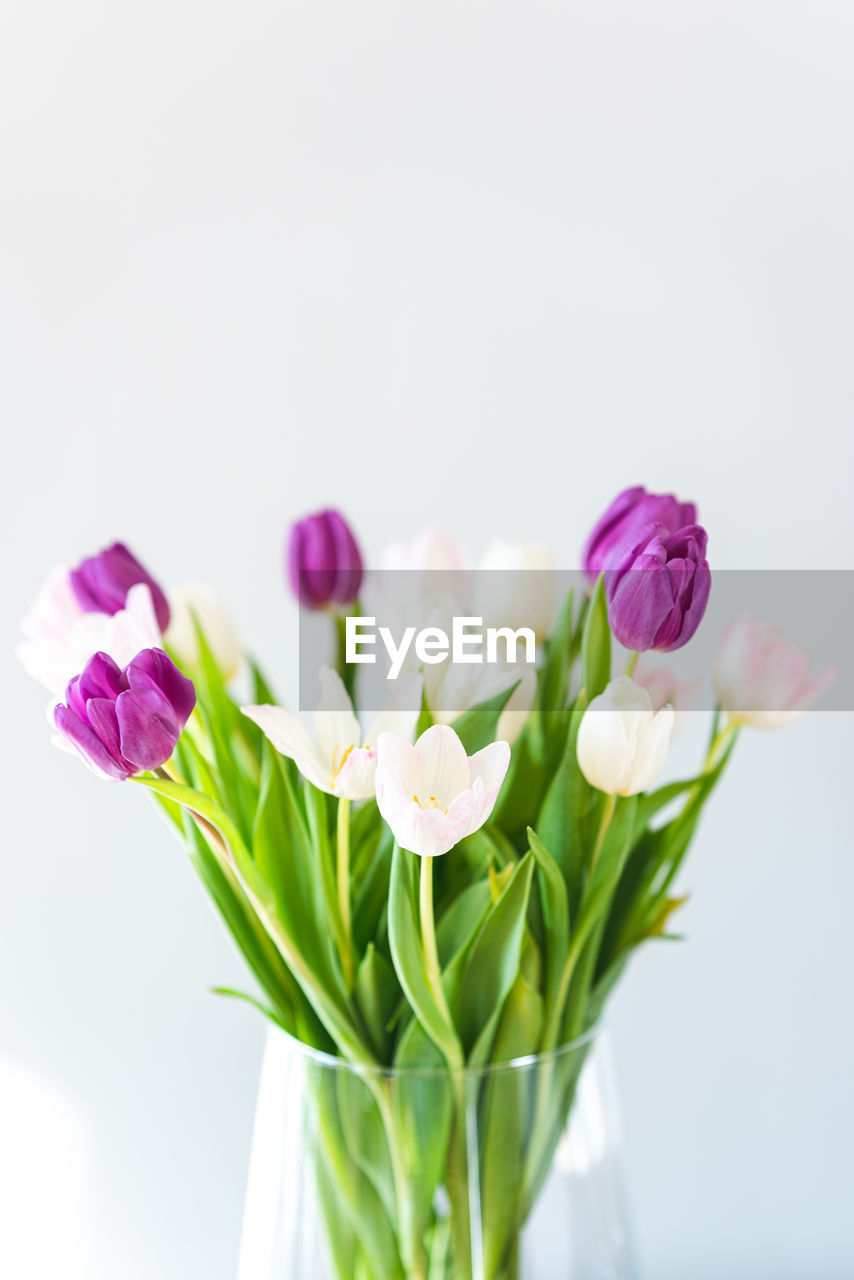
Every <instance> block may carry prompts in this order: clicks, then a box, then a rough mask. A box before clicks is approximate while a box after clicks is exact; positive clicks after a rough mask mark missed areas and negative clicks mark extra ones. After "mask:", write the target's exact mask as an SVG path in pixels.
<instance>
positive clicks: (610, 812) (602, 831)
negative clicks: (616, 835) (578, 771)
mask: <svg viewBox="0 0 854 1280" xmlns="http://www.w3.org/2000/svg"><path fill="white" fill-rule="evenodd" d="M616 807H617V797H616V796H606V797H605V807H604V809H603V810H602V820H601V822H600V823H599V831H598V832H597V835H596V843H595V844H594V846H593V855H592V857H591V859H590V870H589V872H588V874H587V882H588V884H589V883H590V881H591V880H592V879H593V872H594V871H595V869H596V863H597V862H598V861H599V854H600V853H601V852H602V845H603V844H604V843H605V837H606V835H607V834H608V828H609V827H610V825H611V819H612V818H613V816H614V810H615V809H616Z"/></svg>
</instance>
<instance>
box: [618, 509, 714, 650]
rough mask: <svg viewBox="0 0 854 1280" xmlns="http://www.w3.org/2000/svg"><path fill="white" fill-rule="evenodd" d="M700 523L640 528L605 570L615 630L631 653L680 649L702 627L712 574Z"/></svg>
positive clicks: (655, 525)
mask: <svg viewBox="0 0 854 1280" xmlns="http://www.w3.org/2000/svg"><path fill="white" fill-rule="evenodd" d="M707 544H708V535H707V533H706V531H705V529H703V528H702V526H700V525H698V524H691V525H687V526H686V527H685V528H684V529H677V530H676V532H675V533H674V532H671V530H669V529H668V528H666V526H665V525H663V524H649V525H647V526H646V527H645V528H643V529H639V530H638V531H637V533H636V534H635V537H634V538H633V540H632V541H631V542H629V543H627V544H626V545H625V546H624V548H623V550H622V552H621V553H620V556H619V558H618V560H617V563H616V564H615V565H614V566H613V567H612V568H609V569H606V570H605V593H606V596H607V600H608V620H609V622H610V624H611V630H612V631H613V633H614V635H615V636H616V637H617V639H618V640H619V641H620V644H622V645H624V646H625V648H627V649H637V650H640V651H644V650H646V649H663V650H665V651H670V650H671V649H681V647H682V645H683V644H687V642H688V641H689V640H690V639H691V637H692V635H693V634H694V632H695V631H696V630H697V627H698V626H699V625H700V622H701V620H702V617H703V614H704V613H705V611H706V604H707V603H708V599H709V591H710V589H711V583H712V575H711V572H710V570H709V562H708V560H707V559H706V547H707Z"/></svg>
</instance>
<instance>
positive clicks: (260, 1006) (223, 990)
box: [211, 987, 294, 1036]
mask: <svg viewBox="0 0 854 1280" xmlns="http://www.w3.org/2000/svg"><path fill="white" fill-rule="evenodd" d="M211 995H215V996H227V997H228V998H229V999H231V1000H242V1001H243V1002H244V1003H245V1004H249V1005H251V1006H252V1008H253V1009H257V1010H258V1012H259V1013H263V1015H264V1017H265V1018H269V1019H270V1021H271V1022H273V1023H275V1025H276V1026H277V1027H281V1028H282V1030H283V1031H286V1032H287V1033H288V1035H291V1036H292V1035H293V1034H294V1030H293V1017H291V1018H290V1019H287V1020H286V1019H285V1018H284V1017H283V1016H282V1014H281V1013H277V1012H276V1010H275V1009H273V1008H271V1006H270V1005H268V1004H265V1003H264V1001H263V1000H258V999H256V997H255V996H251V995H249V994H248V993H247V992H246V991H236V990H234V988H233V987H211Z"/></svg>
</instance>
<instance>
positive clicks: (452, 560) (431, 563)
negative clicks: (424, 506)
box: [380, 529, 469, 573]
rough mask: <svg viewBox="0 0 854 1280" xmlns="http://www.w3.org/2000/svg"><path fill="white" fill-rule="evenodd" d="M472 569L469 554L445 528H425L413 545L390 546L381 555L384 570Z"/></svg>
mask: <svg viewBox="0 0 854 1280" xmlns="http://www.w3.org/2000/svg"><path fill="white" fill-rule="evenodd" d="M468 567H469V561H468V556H467V555H466V553H465V551H464V550H463V549H462V547H461V546H460V544H459V543H458V542H457V540H456V539H455V538H454V536H453V534H450V533H447V532H446V531H445V530H444V529H422V530H421V532H420V533H418V534H416V535H415V537H414V538H413V539H412V540H411V541H410V542H392V543H390V544H389V545H388V546H387V547H385V548H384V549H383V551H382V553H381V555H380V569H382V570H392V571H399V570H401V569H403V570H406V571H407V572H409V573H413V572H419V573H421V572H427V573H458V572H460V571H462V570H464V569H467V568H468Z"/></svg>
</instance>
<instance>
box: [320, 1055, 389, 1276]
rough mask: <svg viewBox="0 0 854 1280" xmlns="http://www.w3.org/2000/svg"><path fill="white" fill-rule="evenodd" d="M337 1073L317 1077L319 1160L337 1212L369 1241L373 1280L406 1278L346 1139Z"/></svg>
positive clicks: (369, 1184)
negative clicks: (329, 1181)
mask: <svg viewBox="0 0 854 1280" xmlns="http://www.w3.org/2000/svg"><path fill="white" fill-rule="evenodd" d="M337 1075H338V1073H337V1072H324V1073H323V1074H322V1075H321V1077H320V1078H319V1079H318V1087H317V1116H318V1130H317V1131H318V1141H319V1146H320V1153H321V1157H322V1159H321V1161H320V1162H319V1163H323V1164H324V1165H325V1166H326V1170H327V1172H328V1174H329V1175H330V1177H331V1179H332V1181H333V1183H334V1186H335V1189H336V1191H337V1193H338V1199H339V1212H344V1213H345V1214H346V1215H347V1217H348V1218H349V1220H350V1222H351V1224H352V1226H353V1230H354V1232H355V1235H356V1236H357V1238H358V1239H359V1240H361V1241H369V1242H370V1248H369V1249H366V1250H365V1254H364V1257H365V1261H366V1263H367V1265H368V1268H369V1274H370V1275H371V1277H372V1280H405V1273H404V1270H403V1267H402V1265H401V1260H400V1254H399V1253H398V1249H397V1242H396V1240H395V1235H394V1231H393V1229H392V1225H391V1222H390V1221H389V1217H388V1214H387V1212H386V1209H385V1206H384V1205H383V1202H382V1200H381V1199H380V1197H379V1195H378V1194H377V1191H376V1189H375V1187H374V1185H373V1183H372V1182H371V1180H370V1178H368V1177H367V1175H366V1174H365V1172H364V1171H363V1169H362V1167H361V1165H360V1163H359V1152H358V1150H357V1149H354V1147H353V1146H352V1145H351V1143H350V1142H349V1141H348V1139H347V1134H346V1131H345V1129H344V1128H343V1126H342V1123H341V1113H340V1109H339V1105H338V1084H337V1081H336V1078H335V1077H336V1076H337Z"/></svg>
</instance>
